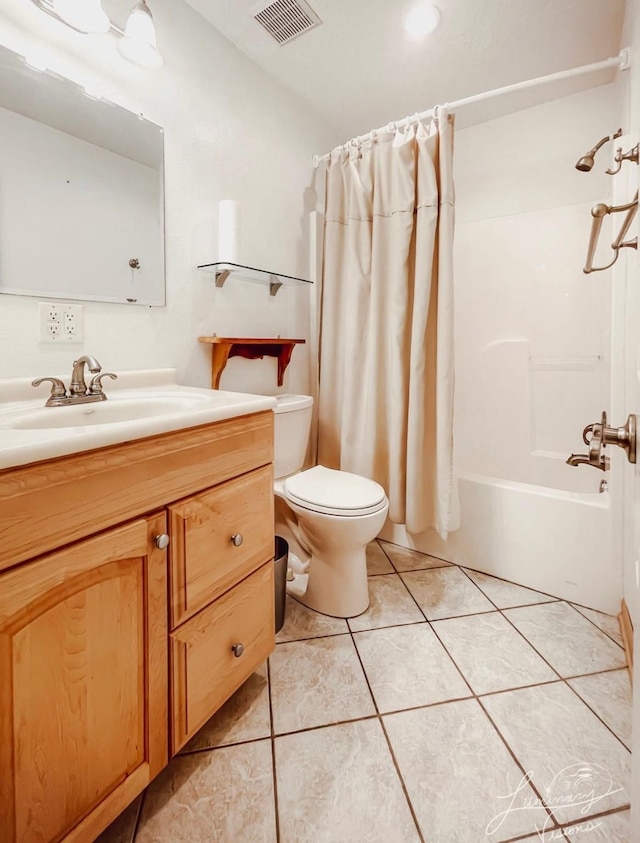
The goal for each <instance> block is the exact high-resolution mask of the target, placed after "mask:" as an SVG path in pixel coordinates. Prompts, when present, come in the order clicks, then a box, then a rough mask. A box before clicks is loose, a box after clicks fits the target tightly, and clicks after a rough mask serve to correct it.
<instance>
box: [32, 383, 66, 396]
mask: <svg viewBox="0 0 640 843" xmlns="http://www.w3.org/2000/svg"><path fill="white" fill-rule="evenodd" d="M45 381H51V395H50V396H49V397H50V398H66V397H67V388H66V386H65V385H64V383H63V382H62V381H61V380H60V378H36V379H35V380H34V381H31V386H40V384H41V383H44V382H45Z"/></svg>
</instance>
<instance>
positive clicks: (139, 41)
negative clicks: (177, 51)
mask: <svg viewBox="0 0 640 843" xmlns="http://www.w3.org/2000/svg"><path fill="white" fill-rule="evenodd" d="M31 2H32V3H33V4H34V5H35V6H37V7H38V8H39V9H40V11H42V12H46V14H48V15H51V17H53V18H55V19H56V20H58V21H60V22H61V23H64V24H66V25H67V26H70V27H71V28H72V29H75V30H76V32H81V33H83V34H92V35H93V34H103V33H109V32H111V33H113V34H114V35H116V36H119V40H118V49H119V51H120V54H121V55H122V56H124V58H126V59H127V60H128V61H130V62H132V63H133V64H135V65H137V66H138V67H144V68H157V67H162V64H163V61H162V56H161V55H160V53H159V51H158V47H157V41H156V28H155V25H154V23H153V16H152V15H151V11H150V9H149V7H148V6H147V3H146V0H138V2H137V3H136V4H135V6H134V7H133V9H131V12H130V14H129V19H128V20H127V25H126V27H125V29H124V30H122V29H120V28H119V27H118V26H116V25H115V24H113V23H112V22H111V21H110V20H109V18H108V16H107V15H106V13H105V12H104V10H103V8H102V2H101V0H31Z"/></svg>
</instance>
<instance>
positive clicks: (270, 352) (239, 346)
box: [198, 337, 306, 389]
mask: <svg viewBox="0 0 640 843" xmlns="http://www.w3.org/2000/svg"><path fill="white" fill-rule="evenodd" d="M198 341H199V342H202V343H207V344H209V345H211V389H218V388H219V386H220V376H221V375H222V373H223V371H224V367H225V366H226V365H227V360H228V359H229V358H230V357H244V358H246V359H247V360H257V359H258V358H262V357H277V358H278V386H282V384H283V382H284V373H285V371H286V369H287V366H288V365H289V361H290V360H291V355H292V354H293V349H294V346H296V345H299V344H300V343H305V342H306V340H292V339H281V338H280V337H276V338H275V339H274V338H271V337H198Z"/></svg>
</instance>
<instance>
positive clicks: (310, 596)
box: [276, 495, 388, 618]
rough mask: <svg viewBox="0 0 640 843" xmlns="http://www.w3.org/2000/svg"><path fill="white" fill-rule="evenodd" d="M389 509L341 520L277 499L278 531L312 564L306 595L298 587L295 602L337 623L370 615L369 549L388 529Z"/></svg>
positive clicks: (292, 548) (278, 497) (309, 568)
mask: <svg viewBox="0 0 640 843" xmlns="http://www.w3.org/2000/svg"><path fill="white" fill-rule="evenodd" d="M387 510H388V505H386V506H384V507H383V508H382V509H381V510H380V511H378V512H375V513H371V514H368V515H362V516H358V517H357V518H355V519H353V518H349V517H336V516H333V515H324V514H322V513H317V512H312V511H310V510H307V509H304V508H302V507H299V506H297V505H296V504H292V503H291V502H290V501H285V500H284V499H283V498H282V497H280V496H279V495H276V532H277V533H278V534H279V535H282V536H283V537H284V538H285V539H286V540H287V541H288V542H289V545H290V548H291V550H292V551H293V552H294V553H295V554H296V555H298V556H300V557H301V558H302V560H303V561H304V562H306V561H307V560H308V562H309V566H308V577H309V580H308V585H307V588H306V591H304V593H301V589H300V588H292V589H291V593H292V595H293V596H294V597H295V599H296V600H298V601H299V602H300V603H302V604H303V605H305V606H308V607H309V608H310V609H313V610H314V611H316V612H320V613H321V614H323V615H328V616H329V617H333V618H354V617H356V616H357V615H361V614H362V613H363V612H366V611H367V609H368V608H369V585H368V580H367V544H368V543H369V542H370V541H372V540H373V539H374V538H375V537H376V536H377V535H378V533H379V532H380V530H381V529H382V527H383V525H384V522H385V519H386V515H387ZM305 567H306V565H305ZM301 585H302V584H301Z"/></svg>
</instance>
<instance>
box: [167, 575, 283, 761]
mask: <svg viewBox="0 0 640 843" xmlns="http://www.w3.org/2000/svg"><path fill="white" fill-rule="evenodd" d="M274 648H275V633H274V601H273V565H272V563H271V562H268V563H267V564H266V565H263V566H262V567H261V568H260V569H259V570H258V571H256V572H255V573H254V574H251V576H250V577H247V579H246V580H243V581H242V582H241V583H239V584H238V585H237V586H236V587H235V588H232V589H231V591H227V593H226V594H224V595H223V596H222V597H221V598H220V599H219V600H216V601H215V603H212V604H211V606H208V607H207V608H206V609H203V610H202V611H201V612H199V613H198V614H197V615H196V616H195V617H194V618H191V619H190V620H188V621H187V622H186V623H184V624H182V626H181V627H179V628H178V629H177V630H176V631H175V632H173V633H172V635H171V690H172V712H171V721H172V730H171V741H172V743H171V748H172V752H174V753H175V752H177V751H178V750H179V749H180V748H181V747H182V746H183V745H184V744H185V743H186V742H187V741H188V740H189V738H190V737H191V736H192V735H194V734H195V733H196V732H197V731H198V729H199V728H200V727H201V726H202V725H204V723H206V721H207V720H208V719H209V718H210V717H211V715H212V714H214V713H215V712H216V711H217V710H218V709H219V708H220V706H221V705H222V704H223V703H224V702H225V701H226V700H227V699H228V698H229V697H230V696H231V694H233V692H234V691H235V690H236V689H237V688H239V687H240V685H242V683H243V682H244V681H245V679H247V678H248V677H249V676H250V675H251V674H252V673H253V671H254V670H255V669H256V667H258V665H260V664H261V663H262V662H263V661H264V660H265V659H266V658H267V656H268V655H269V653H271V652H273V650H274Z"/></svg>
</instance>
